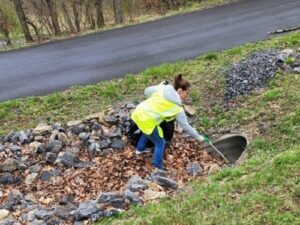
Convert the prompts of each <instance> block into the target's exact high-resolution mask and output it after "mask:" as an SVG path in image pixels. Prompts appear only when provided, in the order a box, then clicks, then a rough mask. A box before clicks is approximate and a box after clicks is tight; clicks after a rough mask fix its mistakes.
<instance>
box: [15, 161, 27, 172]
mask: <svg viewBox="0 0 300 225" xmlns="http://www.w3.org/2000/svg"><path fill="white" fill-rule="evenodd" d="M17 164H18V170H20V171H25V170H27V168H28V167H27V166H26V164H25V163H24V162H23V161H22V160H21V159H20V160H17Z"/></svg>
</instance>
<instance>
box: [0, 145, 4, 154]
mask: <svg viewBox="0 0 300 225" xmlns="http://www.w3.org/2000/svg"><path fill="white" fill-rule="evenodd" d="M4 150H5V146H4V145H2V144H0V152H3V151H4Z"/></svg>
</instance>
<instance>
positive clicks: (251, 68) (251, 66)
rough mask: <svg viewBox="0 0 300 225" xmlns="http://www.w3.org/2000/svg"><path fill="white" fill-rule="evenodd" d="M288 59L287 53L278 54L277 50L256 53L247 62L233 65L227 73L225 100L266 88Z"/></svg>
mask: <svg viewBox="0 0 300 225" xmlns="http://www.w3.org/2000/svg"><path fill="white" fill-rule="evenodd" d="M286 57H287V55H286V53H282V54H277V52H276V51H275V50H268V51H264V52H255V53H253V54H251V55H250V56H249V57H248V58H247V59H246V60H243V61H241V62H239V63H235V64H233V66H232V68H231V69H230V70H228V71H226V73H225V75H226V83H227V85H226V92H225V100H230V99H231V98H233V97H236V96H240V95H245V94H249V93H251V92H252V91H254V90H256V89H258V88H262V87H264V86H265V85H266V84H267V82H268V81H269V80H270V79H271V78H273V77H274V76H275V72H276V70H277V69H278V68H279V66H280V65H282V62H283V61H284V60H285V59H286ZM276 62H280V63H279V64H278V63H276ZM245 81H247V82H245Z"/></svg>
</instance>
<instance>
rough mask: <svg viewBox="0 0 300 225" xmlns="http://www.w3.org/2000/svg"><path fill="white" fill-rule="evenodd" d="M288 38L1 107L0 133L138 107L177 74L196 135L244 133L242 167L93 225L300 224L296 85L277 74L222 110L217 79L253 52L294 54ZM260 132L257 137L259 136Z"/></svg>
mask: <svg viewBox="0 0 300 225" xmlns="http://www.w3.org/2000/svg"><path fill="white" fill-rule="evenodd" d="M298 40H300V33H299V32H294V33H289V34H286V35H284V36H280V37H274V38H272V39H270V40H267V41H261V42H258V43H255V44H246V45H244V46H238V47H235V48H233V49H229V50H226V51H223V52H215V53H208V54H206V55H204V56H200V57H198V58H197V59H194V60H189V61H183V62H177V63H174V64H164V65H161V66H158V67H151V68H148V69H146V70H145V71H143V72H141V73H140V74H137V75H132V74H128V75H126V76H125V77H124V79H119V80H113V81H105V82H100V83H98V84H95V85H88V86H85V87H73V88H71V89H69V90H66V91H64V92H57V93H54V94H51V95H48V96H43V97H30V98H25V99H17V100H12V101H6V102H2V103H0V115H1V117H0V124H1V127H0V133H1V134H6V133H8V132H9V131H11V130H20V129H25V128H33V127H35V126H36V125H37V124H38V123H39V122H40V121H46V122H51V123H54V122H63V123H66V122H68V121H70V120H77V119H84V118H85V117H86V116H88V115H89V114H93V113H95V112H99V111H101V110H104V109H105V108H107V107H109V106H111V105H113V104H117V103H120V102H123V101H136V100H142V99H143V90H144V88H145V87H146V86H148V85H152V84H157V83H159V82H161V81H162V80H164V79H168V80H169V81H171V80H172V79H173V77H174V75H176V74H178V73H183V74H184V76H185V77H186V78H188V79H189V80H190V81H191V83H192V86H193V89H192V91H191V96H190V101H191V102H193V104H194V106H195V108H196V111H197V114H196V118H195V122H196V124H195V125H196V127H197V128H198V130H200V131H204V132H209V133H210V134H213V133H218V130H219V129H220V128H222V127H224V128H231V129H233V130H240V131H241V132H242V131H245V132H246V134H247V135H248V136H249V137H250V140H251V142H250V145H249V146H248V151H247V154H246V161H245V162H244V163H243V164H242V165H240V166H237V167H233V168H227V169H225V170H223V171H221V172H220V173H217V174H215V175H212V176H210V177H208V178H207V179H205V180H203V181H194V182H191V183H190V184H189V188H186V191H183V192H182V193H181V194H179V195H177V196H176V197H174V198H172V199H171V198H166V199H164V200H162V201H161V202H160V204H149V205H146V206H144V207H141V208H138V207H137V208H135V207H133V208H131V209H130V210H129V211H128V212H126V213H124V214H121V215H117V216H116V217H114V218H110V219H105V220H102V221H100V223H99V224H180V225H181V224H204V225H205V224H222V225H223V224H225V225H226V224H228V225H231V224H247V225H248V224H272V225H273V224H282V225H283V224H295V225H297V224H300V221H299V218H300V205H299V201H300V188H299V186H300V185H299V184H300V178H299V177H300V109H299V102H300V91H299V87H300V78H299V75H296V74H293V73H287V72H282V71H279V72H278V74H277V75H276V76H275V78H274V79H273V80H272V81H270V82H269V83H268V85H267V87H266V88H265V89H264V90H261V91H258V92H256V93H253V94H252V95H248V96H244V97H239V98H236V99H234V102H235V107H234V108H232V109H231V110H230V111H227V110H225V109H224V107H223V94H224V86H225V80H224V76H223V75H222V72H223V71H224V69H226V68H228V66H229V65H230V64H231V63H233V62H236V61H239V60H242V59H245V58H246V57H247V55H249V54H250V53H252V52H255V51H258V50H263V49H268V48H278V49H282V48H286V47H289V48H294V49H296V48H297V47H298V46H299V44H300V42H299V41H298ZM261 124H262V125H263V127H264V129H263V130H262V131H260V130H259V127H260V126H261Z"/></svg>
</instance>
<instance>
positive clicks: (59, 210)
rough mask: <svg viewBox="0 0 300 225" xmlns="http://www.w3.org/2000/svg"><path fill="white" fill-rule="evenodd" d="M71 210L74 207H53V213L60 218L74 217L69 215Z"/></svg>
mask: <svg viewBox="0 0 300 225" xmlns="http://www.w3.org/2000/svg"><path fill="white" fill-rule="evenodd" d="M73 210H74V207H70V206H69V207H62V206H57V207H55V209H54V212H53V214H54V215H55V216H57V217H58V218H60V219H62V220H73V219H74V218H73V216H72V215H71V211H73ZM75 210H76V209H75Z"/></svg>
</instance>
